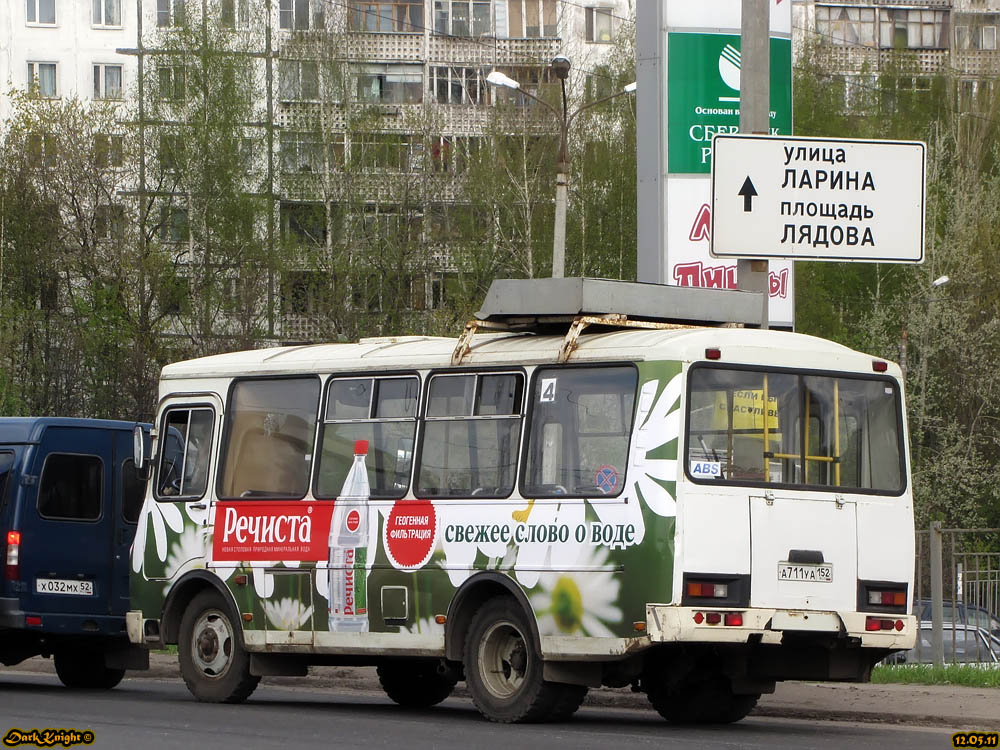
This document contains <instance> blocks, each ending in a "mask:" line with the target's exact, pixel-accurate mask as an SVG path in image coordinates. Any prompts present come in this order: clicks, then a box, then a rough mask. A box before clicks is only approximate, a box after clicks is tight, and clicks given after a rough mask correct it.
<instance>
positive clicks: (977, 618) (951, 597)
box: [913, 522, 1000, 664]
mask: <svg viewBox="0 0 1000 750" xmlns="http://www.w3.org/2000/svg"><path fill="white" fill-rule="evenodd" d="M913 611H914V614H915V615H916V616H917V622H918V627H919V637H918V638H917V643H916V647H915V652H916V660H917V661H919V662H928V663H934V664H942V663H956V664H962V663H976V662H983V661H991V660H992V658H993V657H992V656H991V652H992V653H996V652H998V651H1000V529H943V528H941V523H940V522H934V523H932V524H931V525H930V528H929V529H927V530H926V531H918V532H917V539H916V576H915V579H914V596H913Z"/></svg>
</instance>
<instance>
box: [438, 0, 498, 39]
mask: <svg viewBox="0 0 1000 750" xmlns="http://www.w3.org/2000/svg"><path fill="white" fill-rule="evenodd" d="M491 30H492V23H491V19H490V2H489V0H435V2H434V33H435V34H451V35H452V36H483V35H487V34H489V33H490V31H491Z"/></svg>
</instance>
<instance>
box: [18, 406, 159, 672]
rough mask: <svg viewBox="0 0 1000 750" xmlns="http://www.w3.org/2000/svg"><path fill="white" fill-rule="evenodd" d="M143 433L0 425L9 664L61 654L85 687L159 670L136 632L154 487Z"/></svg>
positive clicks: (68, 423)
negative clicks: (140, 545) (134, 548)
mask: <svg viewBox="0 0 1000 750" xmlns="http://www.w3.org/2000/svg"><path fill="white" fill-rule="evenodd" d="M135 426H136V425H135V423H134V422H116V421H106V420H96V419H65V418H51V417H45V418H12V417H2V418H0V564H2V565H3V575H2V580H0V663H2V664H5V665H12V664H17V663H19V662H21V661H23V660H24V659H28V658H30V657H32V656H37V655H42V656H45V657H48V656H52V657H53V660H54V662H55V667H56V672H57V674H58V675H59V679H60V680H62V682H63V684H65V685H66V686H67V687H78V688H111V687H114V686H115V685H117V684H118V682H119V681H120V680H121V679H122V677H123V676H124V674H125V670H126V669H142V668H146V667H148V665H149V656H148V652H146V651H145V650H144V649H141V648H138V647H136V646H133V645H132V644H130V643H129V640H128V635H127V633H126V630H125V612H126V611H127V610H128V607H129V561H130V556H129V548H130V547H131V545H132V538H133V537H134V536H135V530H136V522H137V521H138V519H139V514H140V510H141V508H142V501H143V496H144V489H145V481H144V480H143V479H142V478H141V477H140V476H139V474H138V472H137V471H136V468H135V465H134V463H133V458H132V455H133V430H134V429H135ZM144 432H145V434H146V435H147V436H148V433H149V425H145V426H144Z"/></svg>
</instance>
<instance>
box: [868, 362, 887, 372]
mask: <svg viewBox="0 0 1000 750" xmlns="http://www.w3.org/2000/svg"><path fill="white" fill-rule="evenodd" d="M888 369H889V363H888V362H883V361H882V360H880V359H876V360H874V361H873V362H872V370H874V371H875V372H885V371H886V370H888Z"/></svg>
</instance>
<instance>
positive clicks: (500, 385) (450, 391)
mask: <svg viewBox="0 0 1000 750" xmlns="http://www.w3.org/2000/svg"><path fill="white" fill-rule="evenodd" d="M523 393H524V376H523V375H521V374H520V373H506V372H505V373H492V372H491V373H482V374H472V373H470V374H463V375H434V376H433V377H431V379H430V383H429V385H428V397H427V411H426V415H425V423H424V432H423V439H422V441H421V448H420V466H419V468H418V470H417V482H416V486H417V489H416V495H417V496H418V497H422V498H423V497H483V498H488V497H507V496H508V495H510V494H511V492H513V491H514V479H515V476H516V474H517V471H516V470H517V448H518V443H519V441H520V438H521V402H522V401H523Z"/></svg>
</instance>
